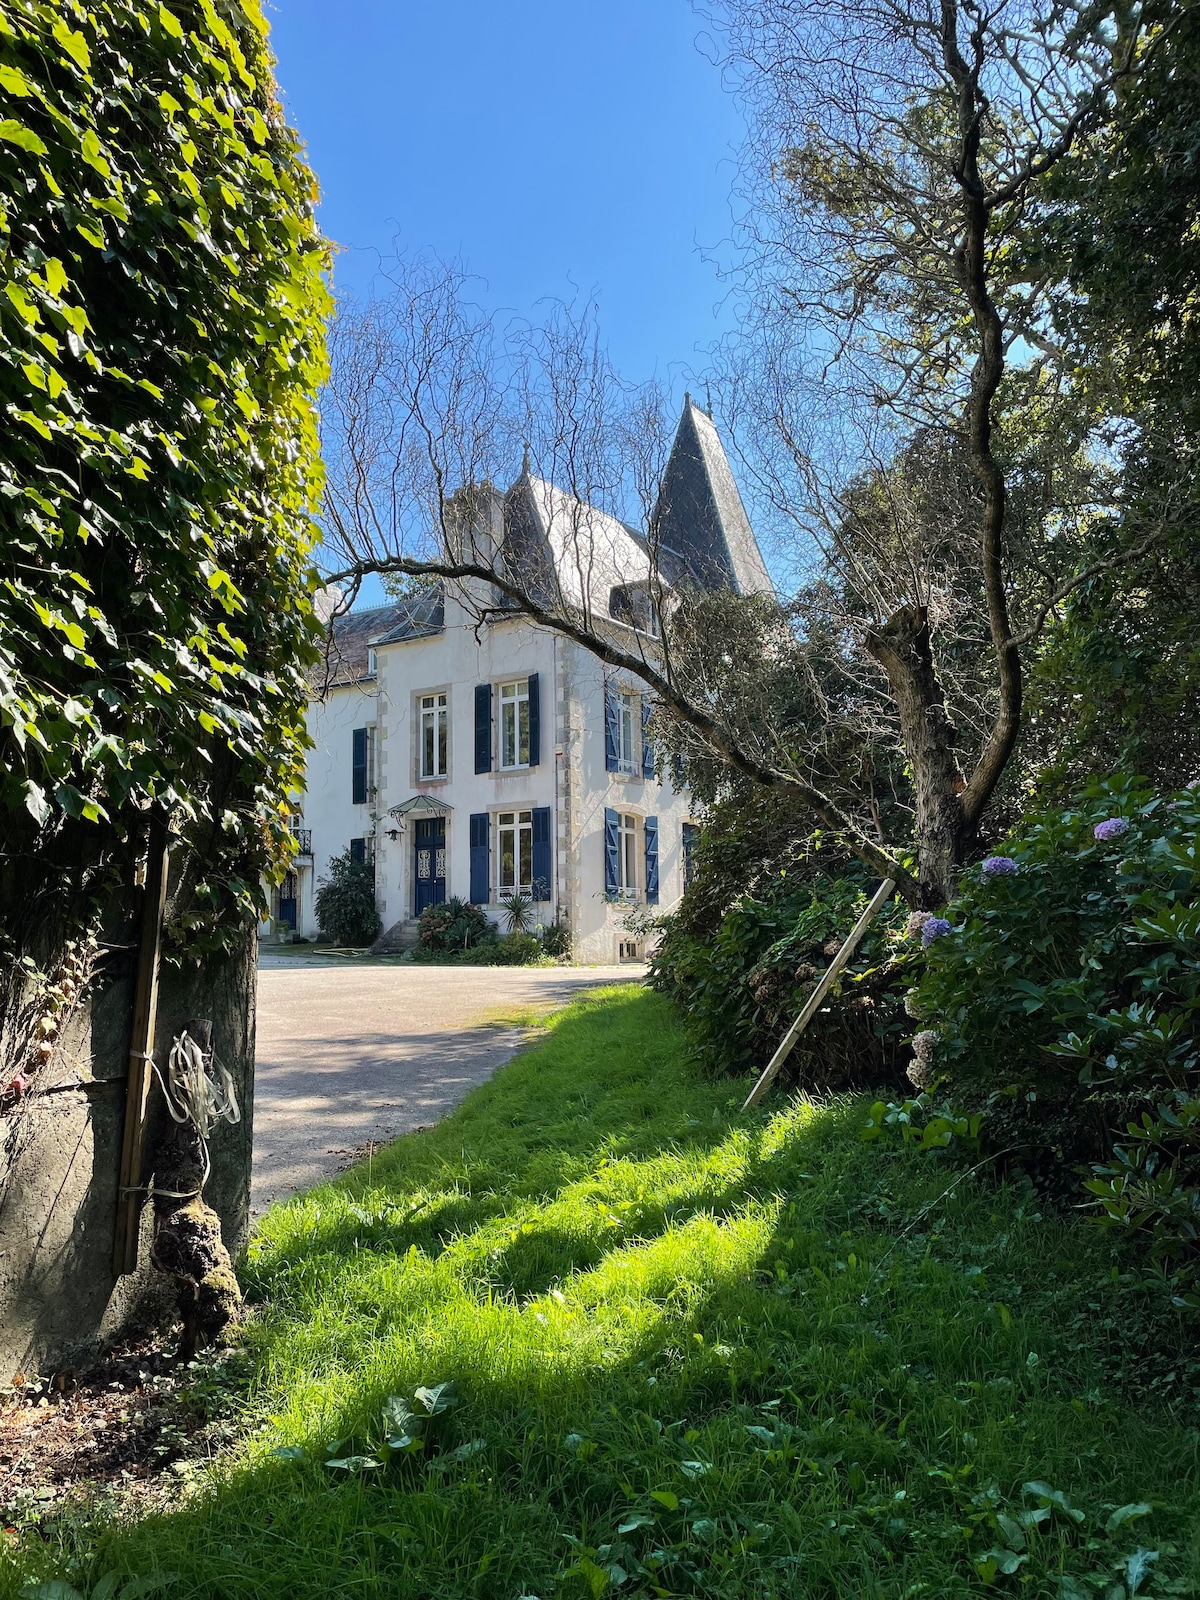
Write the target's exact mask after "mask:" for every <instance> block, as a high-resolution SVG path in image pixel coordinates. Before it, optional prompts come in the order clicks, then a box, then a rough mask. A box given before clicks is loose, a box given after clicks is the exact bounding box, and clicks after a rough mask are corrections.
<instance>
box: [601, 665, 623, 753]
mask: <svg viewBox="0 0 1200 1600" xmlns="http://www.w3.org/2000/svg"><path fill="white" fill-rule="evenodd" d="M620 765H621V733H620V729H619V728H618V726H617V691H616V689H615V688H614V687H613V685H612V684H611V683H609V681H608V679H607V678H605V680H604V770H605V771H606V772H616V770H617V768H618V767H619V766H620Z"/></svg>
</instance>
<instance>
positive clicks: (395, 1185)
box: [96, 990, 1196, 1600]
mask: <svg viewBox="0 0 1200 1600" xmlns="http://www.w3.org/2000/svg"><path fill="white" fill-rule="evenodd" d="M739 1091H741V1092H739ZM743 1092H744V1087H743V1086H742V1085H740V1084H738V1083H736V1082H733V1081H730V1080H723V1081H719V1082H708V1081H704V1080H703V1079H701V1078H699V1077H698V1076H697V1075H696V1073H695V1071H694V1070H693V1069H692V1068H691V1067H690V1066H689V1065H688V1061H687V1055H686V1050H685V1047H684V1043H683V1040H682V1037H681V1035H680V1032H679V1029H678V1027H677V1024H676V1023H675V1020H674V1018H673V1016H672V1014H671V1013H670V1012H669V1010H668V1009H667V1007H666V1006H665V1004H664V1003H663V1002H662V1001H661V1000H660V999H659V998H658V997H656V996H653V995H649V994H646V993H644V992H641V993H639V992H630V991H628V990H623V991H615V992H609V993H606V994H601V995H599V996H597V997H595V998H592V999H588V1000H585V1001H582V1002H579V1003H577V1004H576V1005H575V1006H573V1007H571V1008H570V1009H569V1010H568V1011H567V1012H564V1013H562V1014H561V1015H560V1016H559V1017H557V1018H556V1019H555V1020H554V1021H553V1022H552V1024H551V1025H550V1027H549V1028H548V1030H547V1033H546V1035H545V1037H544V1038H543V1040H542V1041H540V1042H539V1044H538V1045H537V1046H536V1048H534V1049H533V1050H531V1051H529V1052H528V1053H527V1054H525V1055H524V1056H522V1057H519V1058H518V1059H517V1060H516V1061H514V1062H513V1063H511V1064H510V1065H509V1066H508V1067H507V1068H505V1069H504V1070H503V1071H502V1072H501V1073H500V1074H498V1075H497V1077H496V1078H495V1079H494V1080H492V1081H491V1082H490V1083H489V1084H487V1085H485V1086H484V1087H483V1088H481V1089H479V1090H477V1091H476V1092H475V1093H473V1094H472V1095H471V1096H470V1097H469V1098H468V1099H467V1100H466V1101H465V1102H464V1103H463V1105H462V1106H461V1107H460V1108H459V1110H458V1111H456V1112H455V1113H454V1114H453V1115H452V1116H450V1117H449V1118H447V1119H446V1120H445V1121H444V1122H443V1123H441V1124H440V1125H439V1126H438V1127H436V1128H433V1129H431V1130H428V1131H427V1132H424V1133H421V1134H416V1135H409V1136H407V1137H406V1138H403V1139H401V1140H398V1141H397V1142H396V1143H395V1144H394V1145H392V1146H390V1147H388V1149H387V1150H385V1151H383V1152H381V1153H379V1154H377V1155H376V1157H375V1158H374V1160H373V1162H372V1164H371V1167H370V1169H369V1170H368V1169H366V1168H359V1169H357V1170H355V1171H353V1172H351V1173H349V1174H347V1175H346V1176H345V1177H343V1178H342V1179H340V1180H338V1181H337V1182H335V1183H332V1184H329V1185H326V1186H324V1187H323V1188H321V1189H318V1190H315V1191H313V1192H312V1193H311V1194H310V1195H308V1196H305V1197H303V1198H301V1199H298V1200H296V1201H294V1202H292V1203H290V1204H289V1205H287V1206H285V1207H281V1208H278V1209H277V1210H275V1211H273V1212H272V1213H270V1214H269V1215H268V1217H267V1218H266V1219H265V1220H264V1224H263V1226H262V1229H261V1232H260V1237H259V1243H258V1246H257V1247H256V1251H255V1255H254V1259H253V1260H252V1262H251V1265H250V1274H251V1279H252V1285H253V1288H254V1291H255V1293H256V1294H257V1295H258V1296H259V1297H260V1298H261V1300H262V1301H263V1302H264V1304H263V1306H262V1307H261V1309H260V1312H259V1314H258V1317H257V1318H256V1320H255V1321H254V1322H253V1323H252V1324H251V1325H250V1327H249V1328H248V1330H247V1340H248V1343H249V1345H250V1348H251V1349H252V1350H253V1351H254V1353H255V1355H256V1357H257V1359H258V1363H259V1370H260V1374H261V1377H260V1383H261V1389H260V1393H259V1396H258V1400H257V1403H256V1407H257V1409H256V1413H255V1414H256V1416H257V1417H258V1418H259V1419H261V1420H263V1421H264V1422H265V1424H266V1425H265V1428H264V1430H263V1431H262V1432H261V1433H259V1434H258V1435H256V1436H254V1437H252V1438H251V1439H250V1440H249V1441H248V1442H247V1443H246V1444H245V1446H244V1447H243V1448H242V1449H241V1451H240V1453H238V1454H236V1455H234V1456H232V1457H231V1458H229V1459H228V1460H227V1461H226V1462H225V1464H224V1465H223V1466H221V1467H220V1468H219V1469H218V1471H217V1472H216V1473H215V1474H214V1476H213V1477H212V1479H211V1481H210V1483H209V1485H208V1487H207V1489H206V1490H204V1491H203V1493H201V1494H199V1495H198V1496H197V1497H196V1498H195V1499H193V1500H191V1501H189V1502H188V1503H186V1504H185V1505H184V1506H182V1507H181V1508H180V1509H178V1510H176V1511H174V1512H169V1513H167V1514H165V1515H159V1516H154V1517H149V1518H145V1519H143V1520H142V1521H141V1522H140V1523H139V1524H137V1525H134V1526H132V1527H129V1528H127V1529H123V1530H119V1531H116V1532H113V1533H111V1534H109V1535H108V1536H107V1537H105V1538H104V1539H103V1540H102V1548H101V1549H100V1551H99V1553H98V1555H97V1557H96V1562H97V1565H96V1570H97V1571H103V1570H105V1569H106V1567H114V1568H120V1569H121V1570H126V1571H134V1572H146V1571H148V1570H150V1569H151V1568H154V1567H157V1568H164V1567H165V1568H169V1569H171V1570H172V1571H174V1572H175V1573H176V1574H177V1578H176V1580H175V1582H174V1585H173V1588H174V1591H175V1592H177V1593H178V1594H179V1595H180V1596H197V1597H199V1596H205V1597H211V1600H217V1597H221V1600H233V1597H238V1600H241V1597H243V1596H245V1597H255V1600H258V1597H260V1596H261V1597H263V1600H266V1597H268V1596H269V1597H275V1596H279V1597H285V1596H286V1597H288V1600H310V1597H311V1600H316V1597H317V1596H321V1597H326V1596H333V1595H339V1596H340V1595H343V1594H344V1595H347V1596H349V1595H351V1594H353V1595H355V1596H369V1597H372V1600H373V1597H375V1596H381V1597H382V1596H385V1595H386V1596H389V1597H391V1596H396V1597H404V1600H408V1597H411V1600H461V1597H468V1596H470V1597H477V1600H518V1597H519V1596H538V1597H540V1600H549V1597H550V1596H551V1595H554V1596H560V1595H561V1596H562V1597H563V1600H575V1597H576V1596H579V1597H586V1596H588V1595H590V1596H592V1597H593V1600H599V1597H600V1596H602V1595H605V1594H609V1593H611V1594H618V1593H620V1594H622V1595H624V1596H626V1597H649V1596H651V1595H677V1594H695V1595H711V1596H714V1597H721V1600H726V1597H727V1600H750V1597H751V1596H754V1597H755V1600H758V1597H760V1596H768V1597H770V1596H781V1597H782V1596H785V1595H787V1596H791V1595H798V1594H804V1595H806V1596H807V1595H816V1596H823V1595H828V1596H831V1597H832V1596H838V1597H839V1600H840V1597H843V1596H860V1595H861V1596H863V1597H867V1596H871V1597H883V1596H897V1597H898V1596H901V1595H904V1594H908V1593H914V1592H925V1593H929V1594H934V1595H941V1594H949V1593H955V1594H958V1593H970V1592H972V1591H973V1590H974V1589H975V1588H977V1587H980V1586H981V1583H982V1579H981V1578H980V1577H979V1575H978V1573H977V1571H976V1568H975V1566H974V1564H973V1557H975V1556H978V1555H980V1554H981V1552H983V1551H984V1550H985V1549H986V1548H987V1547H988V1545H989V1543H994V1542H995V1540H996V1539H998V1538H1000V1537H1001V1534H1000V1533H999V1532H997V1529H998V1527H1000V1524H998V1522H997V1517H998V1515H1000V1514H1001V1513H1002V1512H1003V1509H1004V1507H1005V1505H1008V1506H1009V1507H1010V1509H1011V1510H1012V1511H1014V1512H1015V1513H1019V1511H1020V1509H1021V1505H1022V1500H1021V1490H1020V1484H1021V1483H1022V1481H1023V1480H1024V1479H1043V1478H1044V1479H1046V1480H1048V1481H1052V1482H1053V1483H1054V1485H1055V1487H1056V1490H1060V1491H1063V1492H1069V1493H1070V1494H1071V1495H1072V1496H1073V1497H1074V1502H1073V1503H1077V1504H1079V1505H1081V1506H1083V1507H1085V1508H1086V1510H1085V1518H1086V1534H1087V1537H1088V1539H1090V1540H1091V1541H1092V1542H1091V1544H1090V1545H1088V1546H1087V1547H1086V1549H1085V1548H1084V1542H1083V1539H1082V1537H1077V1533H1078V1530H1079V1528H1080V1524H1079V1523H1078V1522H1077V1521H1076V1520H1074V1518H1073V1517H1061V1518H1059V1519H1058V1520H1057V1521H1047V1522H1046V1523H1045V1526H1044V1527H1043V1525H1042V1524H1041V1523H1038V1524H1035V1525H1034V1531H1033V1534H1032V1535H1030V1536H1026V1545H1027V1548H1025V1549H1024V1550H1023V1552H1017V1553H1023V1554H1024V1555H1025V1561H1024V1562H1022V1563H1021V1564H1020V1565H1021V1567H1022V1570H1023V1571H1024V1573H1025V1574H1027V1575H1028V1576H1029V1577H1030V1579H1031V1582H1032V1584H1033V1587H1029V1586H1028V1585H1027V1591H1028V1592H1030V1593H1034V1594H1042V1593H1045V1594H1051V1593H1053V1594H1057V1593H1058V1592H1059V1584H1058V1574H1061V1573H1062V1572H1064V1571H1067V1572H1072V1571H1075V1572H1081V1573H1083V1574H1084V1576H1089V1575H1091V1574H1093V1573H1095V1574H1100V1575H1102V1576H1103V1575H1104V1574H1105V1572H1106V1570H1107V1569H1105V1568H1104V1563H1105V1562H1108V1564H1109V1566H1111V1565H1112V1563H1113V1562H1114V1561H1116V1560H1119V1559H1121V1558H1122V1550H1123V1545H1122V1544H1121V1541H1120V1540H1118V1539H1117V1538H1116V1535H1115V1534H1114V1535H1113V1537H1112V1539H1109V1536H1108V1535H1107V1534H1105V1533H1104V1532H1103V1529H1104V1527H1105V1526H1106V1524H1105V1522H1104V1506H1105V1505H1106V1504H1107V1505H1109V1506H1112V1505H1120V1504H1121V1503H1124V1502H1129V1503H1134V1502H1137V1503H1142V1502H1145V1503H1147V1504H1149V1502H1150V1500H1151V1499H1152V1498H1155V1497H1157V1500H1158V1501H1159V1502H1161V1504H1160V1505H1159V1508H1158V1509H1157V1510H1156V1511H1155V1513H1154V1515H1155V1516H1156V1517H1157V1518H1158V1523H1157V1525H1156V1535H1157V1532H1158V1529H1160V1528H1161V1529H1163V1530H1164V1531H1165V1533H1166V1534H1167V1535H1168V1536H1170V1537H1173V1538H1175V1539H1177V1540H1178V1541H1181V1542H1182V1541H1183V1540H1184V1533H1183V1524H1184V1519H1185V1517H1186V1516H1187V1515H1189V1514H1190V1511H1189V1510H1188V1509H1187V1508H1188V1507H1190V1508H1191V1510H1194V1506H1195V1470H1196V1435H1195V1434H1194V1432H1189V1431H1188V1430H1186V1429H1183V1428H1173V1427H1171V1426H1170V1425H1169V1424H1162V1425H1154V1426H1151V1425H1148V1424H1144V1423H1140V1422H1139V1421H1138V1420H1137V1419H1136V1418H1134V1417H1131V1416H1130V1415H1129V1414H1127V1413H1120V1412H1117V1411H1114V1410H1113V1409H1112V1408H1111V1407H1108V1408H1106V1406H1105V1404H1104V1403H1103V1400H1102V1398H1098V1399H1090V1398H1088V1390H1087V1384H1088V1382H1089V1379H1090V1377H1094V1374H1091V1373H1090V1371H1089V1369H1088V1362H1087V1359H1086V1352H1085V1355H1084V1356H1080V1355H1079V1354H1078V1352H1076V1353H1075V1355H1074V1356H1072V1354H1071V1352H1070V1351H1068V1350H1065V1349H1062V1348H1061V1346H1062V1340H1061V1338H1060V1337H1059V1333H1058V1332H1057V1331H1056V1330H1057V1329H1059V1327H1060V1324H1058V1323H1055V1322H1054V1321H1053V1318H1052V1316H1051V1314H1050V1311H1049V1310H1048V1309H1047V1308H1048V1307H1053V1306H1054V1305H1056V1304H1057V1301H1056V1299H1055V1294H1056V1292H1057V1289H1056V1286H1061V1296H1060V1298H1061V1299H1062V1300H1063V1303H1064V1304H1065V1303H1066V1302H1067V1301H1068V1300H1070V1297H1071V1295H1074V1297H1075V1303H1076V1304H1077V1305H1082V1306H1084V1307H1085V1309H1086V1300H1087V1296H1088V1295H1091V1294H1093V1293H1097V1294H1099V1293H1103V1290H1102V1288H1101V1289H1097V1288H1096V1287H1095V1285H1097V1284H1102V1282H1103V1281H1104V1274H1103V1273H1102V1272H1101V1271H1100V1270H1099V1267H1100V1257H1099V1256H1098V1255H1097V1254H1096V1252H1095V1250H1094V1248H1093V1242H1092V1236H1091V1235H1088V1236H1087V1238H1086V1239H1085V1238H1084V1237H1083V1235H1082V1232H1081V1230H1079V1229H1078V1227H1072V1226H1071V1225H1065V1224H1057V1223H1047V1222H1045V1221H1043V1220H1042V1219H1040V1218H1038V1217H1037V1216H1036V1215H1035V1214H1034V1213H1033V1212H1032V1210H1031V1209H1030V1208H1025V1209H1023V1203H1022V1202H1019V1201H1018V1200H1016V1199H1015V1198H1014V1197H1013V1196H1012V1195H1009V1194H1007V1193H1004V1192H998V1191H990V1190H988V1189H987V1188H986V1187H984V1186H983V1185H982V1184H980V1183H977V1182H975V1181H974V1180H963V1181H962V1182H960V1183H959V1184H957V1185H955V1186H954V1187H953V1188H952V1189H951V1192H950V1193H949V1194H943V1193H942V1191H943V1190H944V1189H945V1188H946V1185H947V1183H948V1182H949V1181H950V1179H951V1177H952V1176H953V1175H952V1173H948V1172H947V1170H946V1168H945V1167H944V1166H939V1165H938V1164H937V1163H936V1162H934V1163H930V1162H928V1161H924V1162H922V1161H919V1160H914V1158H913V1156H912V1155H911V1154H910V1153H909V1152H899V1151H885V1150H880V1149H878V1148H875V1147H872V1148H868V1147H865V1146H864V1145H862V1143H861V1142H860V1141H859V1140H858V1139H857V1136H856V1128H857V1124H858V1123H859V1121H860V1120H861V1110H860V1108H859V1107H858V1106H857V1105H856V1104H855V1103H853V1102H846V1101H831V1102H829V1103H828V1104H826V1105H823V1106H815V1105H812V1104H811V1103H805V1102H796V1103H793V1104H791V1105H789V1106H787V1107H784V1108H783V1109H774V1110H773V1111H772V1113H771V1114H766V1115H758V1116H755V1117H753V1118H750V1119H742V1118H741V1117H740V1116H739V1115H738V1114H737V1108H738V1106H739V1105H740V1102H741V1098H742V1093H743ZM931 1203H935V1204H934V1205H933V1209H932V1210H931V1212H930V1213H929V1214H928V1215H925V1214H924V1210H923V1208H925V1207H926V1206H927V1205H930V1204H931ZM1039 1285H1040V1286H1042V1288H1043V1289H1044V1288H1046V1286H1049V1295H1048V1296H1046V1295H1043V1299H1042V1301H1041V1302H1040V1306H1041V1310H1040V1312H1039V1317H1040V1318H1041V1320H1038V1319H1037V1318H1033V1319H1031V1318H1029V1317H1028V1315H1027V1316H1026V1317H1024V1318H1023V1317H1022V1316H1021V1314H1020V1307H1021V1298H1020V1297H1021V1294H1022V1292H1023V1290H1024V1291H1026V1292H1027V1294H1029V1295H1032V1294H1033V1292H1034V1291H1035V1289H1036V1288H1037V1286H1039ZM1010 1307H1011V1308H1013V1309H1010ZM1089 1314H1091V1315H1094V1314H1095V1313H1089ZM1113 1314H1114V1315H1117V1316H1119V1315H1120V1308H1119V1307H1118V1308H1117V1310H1116V1311H1115V1312H1114V1313H1113ZM1056 1339H1058V1344H1057V1345H1056V1342H1055V1341H1056ZM1060 1356H1061V1361H1060ZM444 1381H453V1382H454V1383H455V1384H456V1386H457V1391H458V1397H459V1403H458V1405H457V1406H456V1407H455V1408H453V1410H452V1411H451V1412H450V1413H448V1415H447V1420H446V1422H445V1424H444V1429H445V1431H444V1437H443V1438H442V1439H441V1440H440V1446H441V1448H440V1449H439V1451H438V1452H437V1453H432V1452H430V1453H426V1454H424V1455H417V1456H412V1457H410V1456H405V1457H404V1458H402V1459H397V1460H394V1461H392V1462H391V1464H389V1465H386V1466H379V1467H366V1466H364V1467H363V1468H362V1469H361V1472H360V1473H359V1474H358V1475H357V1476H355V1475H353V1474H347V1472H346V1470H345V1469H330V1468H328V1467H327V1466H325V1465H324V1456H325V1449H326V1446H328V1445H331V1444H333V1443H335V1442H336V1443H338V1445H339V1449H340V1456H339V1459H345V1458H346V1455H347V1453H351V1454H361V1455H364V1456H366V1457H367V1458H368V1459H369V1460H372V1461H382V1460H383V1459H384V1456H383V1454H382V1452H381V1446H382V1445H383V1443H384V1438H383V1432H382V1428H381V1421H380V1411H381V1407H382V1405H383V1402H384V1400H385V1399H386V1397H387V1396H388V1395H389V1394H399V1395H403V1396H405V1397H406V1398H407V1399H408V1400H409V1401H411V1402H413V1403H414V1406H415V1407H416V1409H419V1403H418V1402H417V1401H416V1400H415V1390H416V1389H417V1387H418V1386H419V1385H422V1384H424V1385H434V1384H437V1383H439V1382H444ZM278 1446H286V1447H291V1448H292V1449H294V1450H295V1449H298V1450H299V1451H300V1452H301V1454H300V1456H299V1458H298V1459H288V1460H287V1461H284V1460H281V1459H280V1458H278V1457H275V1456H272V1455H271V1454H270V1451H271V1449H272V1448H273V1447H278ZM1147 1514H1149V1513H1147ZM1010 1520H1011V1519H1010ZM1014 1526H1016V1524H1015V1523H1014ZM1121 1526H1124V1524H1121ZM1123 1537H1124V1538H1125V1539H1126V1542H1128V1541H1129V1539H1131V1538H1132V1531H1131V1528H1126V1533H1125V1535H1124V1536H1123ZM1110 1545H1111V1548H1110ZM1130 1548H1131V1549H1132V1548H1133V1545H1132V1543H1131V1544H1130ZM1170 1559H1171V1558H1169V1557H1166V1556H1164V1565H1163V1566H1162V1567H1161V1568H1160V1571H1161V1572H1165V1571H1166V1569H1167V1566H1168V1565H1169V1564H1170ZM1089 1564H1090V1565H1089ZM1107 1576H1110V1577H1111V1576H1112V1574H1111V1573H1109V1574H1107ZM1089 1581H1090V1576H1089ZM1114 1581H1116V1579H1115V1578H1114ZM1097 1582H1099V1578H1097Z"/></svg>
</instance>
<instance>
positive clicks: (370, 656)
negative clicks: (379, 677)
mask: <svg viewBox="0 0 1200 1600" xmlns="http://www.w3.org/2000/svg"><path fill="white" fill-rule="evenodd" d="M374 676H375V646H374V645H371V646H370V647H369V648H368V650H367V677H368V678H373V677H374Z"/></svg>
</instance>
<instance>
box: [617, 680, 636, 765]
mask: <svg viewBox="0 0 1200 1600" xmlns="http://www.w3.org/2000/svg"><path fill="white" fill-rule="evenodd" d="M640 711H641V696H640V695H636V694H629V693H628V692H627V691H626V690H624V689H622V690H621V692H620V693H619V694H618V695H617V771H618V772H640V771H641V765H642V750H641V743H642V741H641V738H640V734H641V716H640V715H639V713H640Z"/></svg>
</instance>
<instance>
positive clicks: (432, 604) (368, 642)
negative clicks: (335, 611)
mask: <svg viewBox="0 0 1200 1600" xmlns="http://www.w3.org/2000/svg"><path fill="white" fill-rule="evenodd" d="M443 619H444V607H443V603H442V588H441V585H440V584H438V585H437V586H436V587H434V588H431V589H429V590H427V591H426V592H425V593H423V594H419V595H414V596H412V597H411V598H410V599H407V600H394V601H392V602H391V604H389V605H386V606H373V607H371V609H370V610H368V611H348V612H346V614H345V615H344V616H341V617H337V618H335V619H334V623H333V634H332V637H331V638H330V640H329V642H328V648H327V651H326V655H325V657H324V660H323V661H322V662H321V663H318V666H317V677H318V681H319V682H321V683H322V684H323V685H324V687H325V688H328V689H335V688H337V687H339V686H340V685H345V684H349V683H358V682H359V681H360V680H361V679H363V678H366V677H367V676H368V667H369V665H370V658H369V651H370V649H371V647H372V646H373V645H379V644H393V643H395V642H396V641H397V640H399V639H421V638H424V637H425V636H426V635H427V634H431V633H438V632H440V631H441V628H442V626H443Z"/></svg>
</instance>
